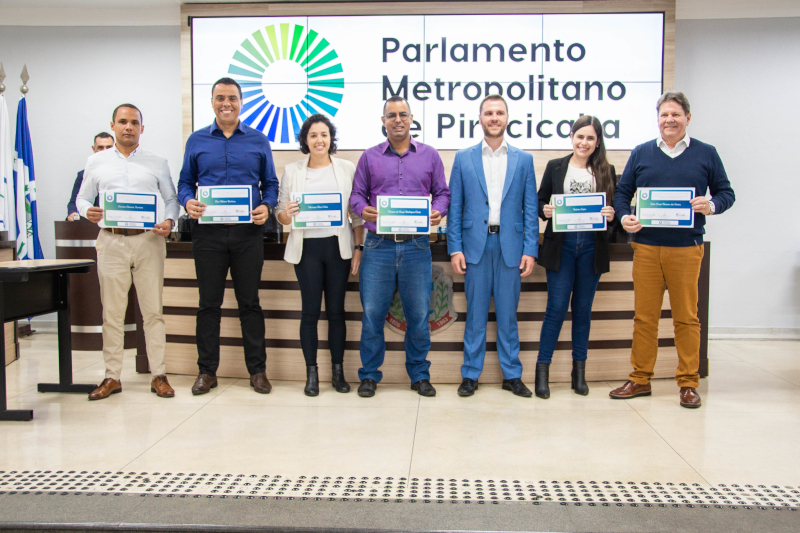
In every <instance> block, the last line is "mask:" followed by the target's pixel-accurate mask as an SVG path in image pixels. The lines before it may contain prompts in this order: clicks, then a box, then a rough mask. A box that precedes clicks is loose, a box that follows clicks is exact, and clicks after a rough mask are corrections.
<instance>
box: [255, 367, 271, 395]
mask: <svg viewBox="0 0 800 533" xmlns="http://www.w3.org/2000/svg"><path fill="white" fill-rule="evenodd" d="M250 386H251V387H253V390H255V391H256V392H257V393H259V394H269V393H270V391H272V384H271V383H270V382H269V380H268V379H267V373H266V372H259V373H258V374H253V375H252V376H250Z"/></svg>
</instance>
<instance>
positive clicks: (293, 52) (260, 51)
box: [228, 24, 344, 144]
mask: <svg viewBox="0 0 800 533" xmlns="http://www.w3.org/2000/svg"><path fill="white" fill-rule="evenodd" d="M343 72H344V71H343V70H342V63H341V61H340V60H339V55H338V54H337V53H336V50H334V49H333V47H332V46H331V45H330V43H329V42H328V41H327V40H326V39H325V38H324V37H322V36H320V35H319V33H317V32H316V31H314V30H311V29H308V28H306V27H305V26H300V25H299V24H274V25H271V26H267V27H265V28H263V29H260V30H258V31H256V32H255V33H253V34H252V35H251V36H250V37H248V38H246V39H245V40H244V41H242V44H241V45H240V46H239V48H238V49H237V50H236V53H234V54H233V59H232V60H231V64H230V66H229V67H228V73H229V74H230V75H231V76H232V77H233V78H234V79H235V80H236V81H237V82H238V83H239V84H240V85H241V86H242V109H241V111H240V113H239V116H240V118H241V120H242V122H244V123H245V124H247V125H248V126H250V127H253V128H255V129H257V130H259V131H261V132H263V133H264V134H265V135H266V136H267V137H268V138H269V140H270V142H273V143H281V144H288V143H294V142H295V141H296V140H297V135H298V134H299V133H300V127H301V125H302V124H303V121H305V119H306V117H307V116H308V115H313V114H315V113H323V114H326V115H328V116H331V117H333V116H335V115H336V113H337V111H339V106H340V105H341V103H342V96H343V93H344V75H343Z"/></svg>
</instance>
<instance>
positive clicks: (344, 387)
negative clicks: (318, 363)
mask: <svg viewBox="0 0 800 533" xmlns="http://www.w3.org/2000/svg"><path fill="white" fill-rule="evenodd" d="M331 376H332V377H331V382H332V383H333V388H334V389H336V392H350V384H349V383H348V382H347V381H345V379H344V367H343V366H342V365H332V366H331Z"/></svg>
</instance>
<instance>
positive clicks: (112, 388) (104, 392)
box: [89, 378, 122, 400]
mask: <svg viewBox="0 0 800 533" xmlns="http://www.w3.org/2000/svg"><path fill="white" fill-rule="evenodd" d="M118 392H122V382H121V381H117V380H115V379H111V378H106V379H104V380H103V382H102V383H101V384H100V386H99V387H97V388H96V389H95V390H93V391H92V392H91V393H90V394H89V399H90V400H102V399H104V398H108V397H109V396H111V395H112V394H116V393H118Z"/></svg>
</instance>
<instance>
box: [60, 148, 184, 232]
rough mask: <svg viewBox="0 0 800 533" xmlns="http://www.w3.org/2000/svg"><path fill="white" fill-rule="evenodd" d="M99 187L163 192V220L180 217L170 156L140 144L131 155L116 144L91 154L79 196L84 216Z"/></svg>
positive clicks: (127, 190) (79, 209) (137, 191)
mask: <svg viewBox="0 0 800 533" xmlns="http://www.w3.org/2000/svg"><path fill="white" fill-rule="evenodd" d="M100 191H109V192H115V191H124V192H135V193H156V192H160V193H161V198H162V199H163V200H164V220H166V219H168V218H171V219H172V220H173V221H174V222H177V221H178V215H179V214H180V209H181V206H180V204H179V203H178V194H177V192H176V191H175V184H174V183H173V182H172V177H171V176H170V173H169V165H168V164H167V160H166V159H164V158H163V157H161V156H159V155H156V154H154V153H153V152H150V151H148V150H145V149H144V148H142V147H141V146H139V147H137V148H136V149H135V150H134V151H133V152H131V155H129V156H128V157H125V156H124V155H122V154H121V153H120V151H119V150H117V147H116V146H114V148H112V149H111V150H103V151H102V152H97V153H96V154H93V155H91V156H89V159H88V160H87V161H86V169H85V170H84V172H83V183H82V184H81V190H80V192H79V193H78V198H77V199H76V204H77V206H78V212H79V213H80V215H81V216H82V217H86V211H87V210H88V209H89V208H90V207H92V206H93V205H94V199H95V197H97V194H98V193H99V192H100Z"/></svg>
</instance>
